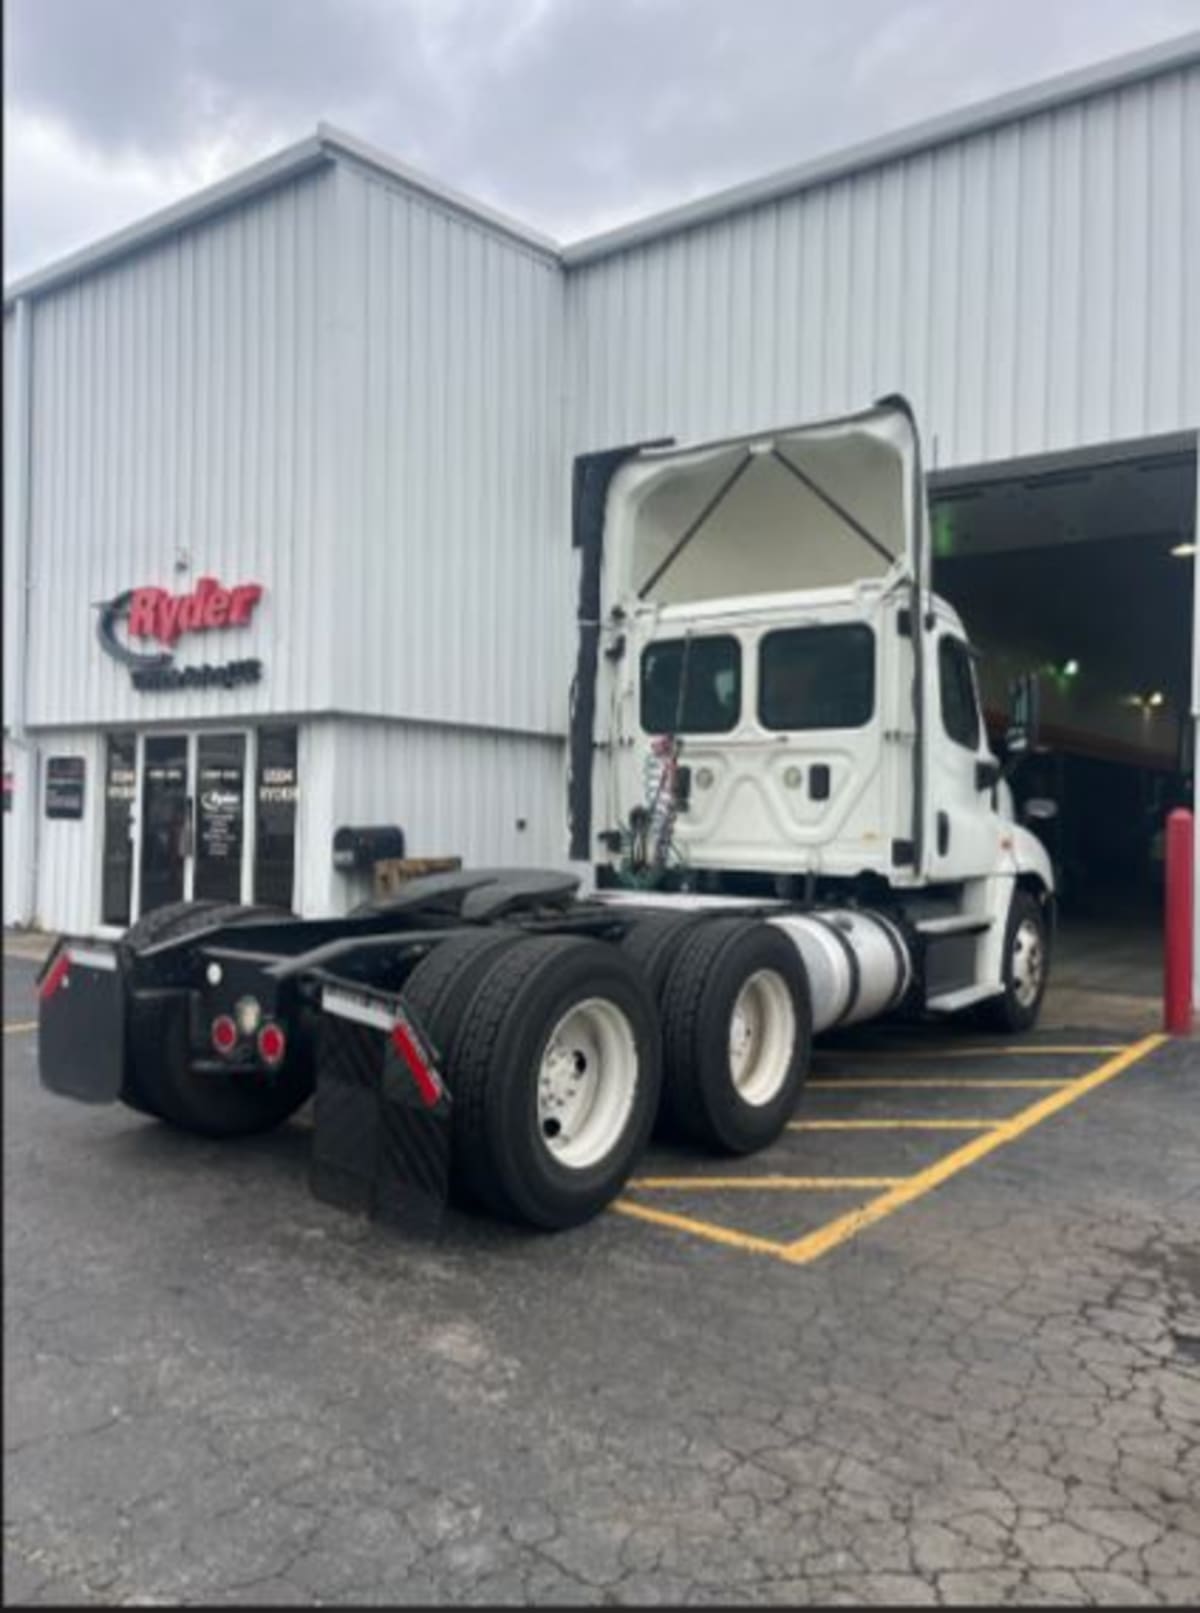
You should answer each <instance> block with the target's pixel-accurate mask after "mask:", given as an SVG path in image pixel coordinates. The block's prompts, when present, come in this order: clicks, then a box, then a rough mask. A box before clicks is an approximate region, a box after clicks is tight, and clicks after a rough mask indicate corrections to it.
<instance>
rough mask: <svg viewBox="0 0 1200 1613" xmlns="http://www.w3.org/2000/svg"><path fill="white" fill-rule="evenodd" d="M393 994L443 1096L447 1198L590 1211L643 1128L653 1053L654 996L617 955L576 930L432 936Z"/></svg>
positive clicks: (658, 1073)
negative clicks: (418, 1028)
mask: <svg viewBox="0 0 1200 1613" xmlns="http://www.w3.org/2000/svg"><path fill="white" fill-rule="evenodd" d="M404 998H405V1001H406V1002H407V1004H408V1005H409V1007H410V1008H411V1009H412V1010H413V1011H414V1013H415V1014H416V1016H417V1018H418V1019H419V1020H420V1022H421V1024H422V1026H423V1027H424V1028H425V1029H426V1030H427V1032H428V1034H429V1036H430V1037H431V1038H432V1040H433V1042H434V1044H435V1047H436V1048H437V1049H438V1052H439V1055H440V1058H441V1061H442V1070H443V1074H444V1075H445V1077H446V1081H447V1084H448V1086H449V1088H450V1093H451V1097H452V1099H453V1109H452V1118H451V1125H452V1129H453V1141H452V1147H451V1161H452V1173H453V1175H452V1181H453V1185H454V1186H455V1188H456V1190H457V1194H458V1196H459V1197H460V1198H462V1197H465V1198H467V1199H470V1200H474V1201H475V1202H477V1203H479V1204H480V1205H482V1206H483V1207H484V1208H486V1209H488V1210H490V1211H491V1212H492V1213H493V1214H496V1215H500V1216H502V1217H505V1218H506V1219H510V1220H518V1221H524V1222H527V1223H528V1224H530V1225H533V1226H536V1227H542V1228H544V1229H547V1230H552V1229H557V1228H561V1227H568V1226H575V1225H577V1224H578V1223H580V1222H582V1221H586V1220H589V1219H590V1218H591V1217H592V1216H594V1215H595V1214H596V1213H597V1212H598V1211H599V1210H601V1209H603V1208H604V1206H605V1205H606V1204H608V1203H609V1202H611V1200H612V1199H613V1198H614V1197H615V1196H616V1195H617V1194H618V1193H619V1192H620V1190H621V1188H622V1187H623V1186H624V1184H625V1182H626V1180H627V1179H628V1177H629V1174H630V1172H631V1171H632V1170H633V1167H634V1164H635V1163H636V1161H637V1159H638V1156H639V1155H640V1154H641V1152H642V1150H643V1148H644V1147H645V1145H646V1142H647V1140H648V1138H649V1135H650V1131H651V1128H652V1126H653V1124H654V1118H655V1114H656V1112H657V1108H658V1101H659V1094H660V1090H661V1084H662V1063H661V1055H660V1049H659V1037H658V1027H657V1023H656V1018H655V1011H654V1003H653V1000H652V998H651V996H650V993H649V992H648V991H647V989H646V987H645V985H644V984H643V982H642V981H641V980H640V979H639V978H638V975H637V974H636V972H635V971H634V969H633V967H632V966H631V964H630V963H629V961H628V960H627V959H626V958H625V957H624V956H623V955H622V954H621V952H620V951H619V950H618V949H617V948H615V947H612V946H609V945H607V944H606V943H604V942H602V941H593V940H589V939H586V938H584V937H580V936H562V935H551V936H522V937H520V938H519V939H518V938H515V937H514V936H513V935H511V934H510V935H509V936H507V937H502V938H500V939H499V940H497V937H496V936H495V934H494V932H483V933H481V934H480V935H479V936H467V937H461V938H455V939H453V940H450V941H445V942H443V943H442V944H441V945H440V946H439V947H438V948H437V949H436V950H435V951H434V952H433V953H431V954H430V956H429V957H428V958H426V959H425V960H424V961H423V962H422V963H420V964H419V965H418V966H417V968H416V969H415V970H414V971H413V973H412V975H411V976H410V977H409V980H408V982H407V984H406V985H405V988H404Z"/></svg>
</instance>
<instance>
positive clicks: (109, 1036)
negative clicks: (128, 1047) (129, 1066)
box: [38, 936, 125, 1103]
mask: <svg viewBox="0 0 1200 1613" xmlns="http://www.w3.org/2000/svg"><path fill="white" fill-rule="evenodd" d="M38 1074H39V1076H40V1077H41V1082H42V1085H43V1086H44V1087H46V1088H48V1090H49V1091H51V1092H57V1093H59V1094H60V1095H61V1096H63V1097H66V1098H78V1099H79V1100H80V1101H81V1102H83V1103H112V1102H114V1101H115V1100H116V1098H117V1097H118V1096H119V1095H120V1092H121V1085H122V1081H123V1079H124V1075H125V981H124V977H123V975H122V972H121V963H120V958H119V957H118V955H117V951H116V948H115V947H112V946H108V945H106V944H105V943H104V942H102V941H73V940H71V939H70V938H68V937H65V936H64V937H62V938H61V939H60V940H58V941H57V942H56V943H55V945H54V948H53V950H52V951H51V953H50V956H49V957H48V958H47V959H46V962H45V963H44V964H43V965H42V969H41V973H40V974H39V975H38Z"/></svg>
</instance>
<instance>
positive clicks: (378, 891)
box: [372, 857, 462, 897]
mask: <svg viewBox="0 0 1200 1613" xmlns="http://www.w3.org/2000/svg"><path fill="white" fill-rule="evenodd" d="M461 867H462V858H461V857H384V858H383V859H382V860H381V861H379V862H377V863H376V864H375V868H374V877H373V880H372V885H373V894H374V895H375V896H376V897H380V896H395V895H396V894H397V892H398V891H399V889H400V887H401V886H402V885H404V884H405V883H406V882H407V881H408V880H410V879H417V878H419V876H420V875H422V874H453V873H456V872H457V871H458V870H459V869H460V868H461Z"/></svg>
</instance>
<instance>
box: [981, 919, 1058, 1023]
mask: <svg viewBox="0 0 1200 1613" xmlns="http://www.w3.org/2000/svg"><path fill="white" fill-rule="evenodd" d="M1030 941H1033V942H1034V943H1035V944H1036V947H1037V948H1038V958H1039V961H1038V966H1037V975H1038V978H1037V986H1036V991H1035V992H1034V994H1033V995H1032V996H1028V995H1027V994H1026V990H1025V989H1023V988H1022V985H1021V983H1020V981H1019V979H1018V975H1017V966H1018V960H1019V953H1020V950H1021V948H1022V945H1023V944H1024V946H1025V947H1028V945H1029V943H1030ZM1049 964H1050V931H1049V927H1048V925H1047V923H1046V910H1045V908H1044V907H1043V905H1042V903H1041V902H1039V901H1038V900H1037V898H1036V897H1035V896H1033V895H1032V894H1031V893H1030V892H1029V891H1025V890H1014V891H1013V897H1012V902H1011V903H1010V905H1009V909H1008V923H1007V924H1006V925H1005V928H1004V971H1003V979H1004V990H1003V992H1002V993H1001V994H1000V996H998V997H993V998H991V1000H990V1001H988V1002H985V1003H981V1004H980V1005H979V1008H978V1009H977V1011H976V1022H977V1023H978V1024H981V1025H983V1026H985V1027H986V1028H987V1029H988V1030H993V1031H998V1032H999V1033H1000V1034H1001V1035H1002V1036H1019V1035H1020V1034H1021V1032H1022V1031H1028V1030H1032V1029H1033V1027H1034V1025H1036V1024H1037V1019H1038V1015H1039V1014H1040V1013H1041V1011H1042V998H1043V997H1044V996H1045V994H1046V981H1047V978H1048V976H1049V972H1050V970H1049Z"/></svg>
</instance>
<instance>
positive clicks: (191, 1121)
mask: <svg viewBox="0 0 1200 1613" xmlns="http://www.w3.org/2000/svg"><path fill="white" fill-rule="evenodd" d="M294 917H295V914H293V913H289V912H287V911H286V909H283V908H274V907H250V906H243V905H242V904H241V903H240V902H219V901H213V900H209V899H204V900H201V901H196V902H172V903H171V904H170V905H168V906H166V907H158V908H155V909H154V910H153V911H152V912H150V913H146V914H143V916H142V917H141V918H140V919H138V921H137V923H136V924H133V925H131V926H130V928H129V929H128V930H127V931H126V932H125V934H124V936H123V937H122V939H121V945H122V946H123V947H124V948H125V950H126V952H127V954H128V955H129V956H131V957H136V955H137V954H138V953H139V952H141V951H143V950H145V949H146V948H148V947H152V946H157V945H158V944H159V942H161V941H168V940H173V941H179V940H183V939H184V938H185V937H186V936H188V935H190V934H192V933H193V932H195V931H200V930H206V929H208V928H210V927H211V926H213V925H216V924H236V923H239V922H241V921H242V920H244V919H252V918H294ZM127 1038H128V1053H127V1056H126V1066H125V1080H124V1082H123V1083H122V1087H121V1101H122V1102H123V1103H125V1104H127V1105H128V1106H129V1108H131V1109H136V1110H137V1111H138V1112H139V1113H140V1114H144V1115H149V1116H150V1117H151V1118H152V1119H155V1120H163V1121H166V1123H167V1124H168V1125H171V1126H176V1127H178V1128H179V1129H180V1130H181V1131H190V1132H195V1133H197V1134H198V1135H200V1136H204V1137H237V1136H248V1135H251V1134H253V1133H255V1132H262V1131H272V1130H273V1129H274V1128H275V1127H276V1126H278V1125H281V1124H282V1123H283V1122H284V1121H285V1120H286V1119H288V1117H289V1116H290V1115H292V1114H294V1113H295V1111H296V1110H297V1109H299V1108H300V1106H301V1105H302V1104H303V1103H304V1102H305V1101H306V1100H307V1099H308V1098H309V1097H310V1096H311V1095H312V1090H313V1081H314V1075H313V1064H312V1042H311V1036H310V1035H309V1033H308V1031H307V1028H306V1027H300V1026H298V1027H293V1029H292V1033H291V1034H290V1036H289V1049H288V1056H287V1058H286V1059H285V1061H284V1063H283V1065H282V1066H281V1068H280V1069H279V1070H277V1071H274V1072H270V1073H267V1072H265V1071H264V1072H263V1073H262V1074H261V1075H260V1074H243V1073H240V1072H238V1073H234V1072H230V1073H229V1074H228V1075H212V1074H208V1073H198V1072H196V1071H194V1070H193V1069H192V1067H191V1053H190V1048H189V1043H188V1023H187V1012H186V1000H185V998H184V997H183V996H182V995H181V994H180V993H178V992H172V991H161V992H135V993H134V994H133V995H132V996H131V998H130V1009H129V1023H128V1026H127Z"/></svg>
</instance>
